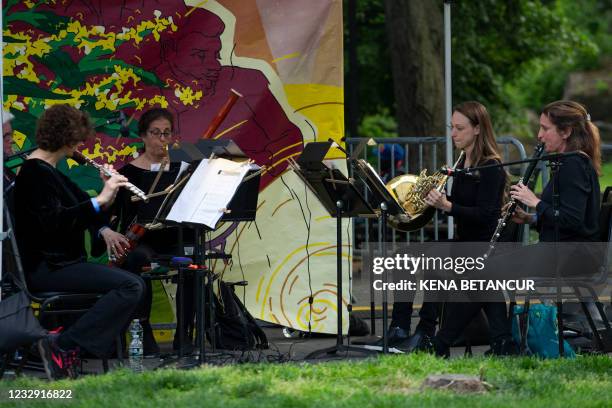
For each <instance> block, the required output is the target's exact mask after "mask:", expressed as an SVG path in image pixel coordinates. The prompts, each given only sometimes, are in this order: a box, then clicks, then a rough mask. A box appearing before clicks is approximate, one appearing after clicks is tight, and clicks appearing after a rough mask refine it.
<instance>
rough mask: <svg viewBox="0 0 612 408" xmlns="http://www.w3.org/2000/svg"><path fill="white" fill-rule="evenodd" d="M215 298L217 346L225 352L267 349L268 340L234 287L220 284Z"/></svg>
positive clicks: (223, 283)
mask: <svg viewBox="0 0 612 408" xmlns="http://www.w3.org/2000/svg"><path fill="white" fill-rule="evenodd" d="M218 297H219V298H220V299H219V298H217V296H215V319H216V327H215V343H216V344H215V345H216V347H217V348H220V349H224V350H253V349H256V348H257V349H267V348H268V338H267V337H266V334H265V333H264V331H263V330H262V329H261V328H260V327H259V326H258V325H257V322H256V321H255V319H254V318H253V316H251V314H250V313H249V311H248V310H247V309H246V307H244V305H243V304H242V302H241V301H240V299H239V298H238V296H237V295H236V293H235V292H234V288H233V285H230V284H227V283H225V282H220V283H219V293H218Z"/></svg>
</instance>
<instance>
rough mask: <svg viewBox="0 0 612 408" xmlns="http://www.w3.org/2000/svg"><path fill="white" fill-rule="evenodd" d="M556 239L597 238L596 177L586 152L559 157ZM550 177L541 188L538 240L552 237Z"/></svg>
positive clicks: (551, 186) (597, 204)
mask: <svg viewBox="0 0 612 408" xmlns="http://www.w3.org/2000/svg"><path fill="white" fill-rule="evenodd" d="M558 177H559V183H558V186H559V199H560V200H559V201H560V206H559V207H560V208H559V217H558V222H559V241H566V242H580V241H598V240H599V207H600V203H599V194H600V192H599V180H598V178H597V172H596V171H595V168H594V167H593V163H592V162H591V160H590V159H589V158H588V157H587V156H586V155H582V154H580V155H572V156H566V157H563V158H562V159H561V166H560V167H559V173H558ZM552 193H553V180H552V179H551V180H550V181H549V182H548V184H546V187H544V190H543V191H542V197H541V200H542V201H540V202H539V203H538V205H537V207H536V213H537V216H538V223H537V228H538V231H539V232H540V241H542V242H551V241H554V240H555V224H554V212H553V195H552Z"/></svg>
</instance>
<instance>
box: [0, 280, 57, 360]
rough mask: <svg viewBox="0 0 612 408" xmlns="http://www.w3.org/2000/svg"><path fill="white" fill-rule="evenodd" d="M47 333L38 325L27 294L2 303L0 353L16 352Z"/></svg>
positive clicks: (0, 312) (20, 294)
mask: <svg viewBox="0 0 612 408" xmlns="http://www.w3.org/2000/svg"><path fill="white" fill-rule="evenodd" d="M46 334H47V331H46V330H45V329H43V328H42V327H41V325H40V324H39V323H38V319H36V317H34V312H33V311H32V308H31V307H30V299H29V298H28V296H27V295H26V294H25V292H23V291H22V292H18V293H16V294H14V295H12V296H10V297H8V298H6V299H4V300H3V301H2V302H0V353H7V352H10V351H14V350H16V349H17V348H19V347H20V346H25V345H28V344H30V343H33V342H35V341H37V340H38V339H40V338H42V337H44V336H45V335H46Z"/></svg>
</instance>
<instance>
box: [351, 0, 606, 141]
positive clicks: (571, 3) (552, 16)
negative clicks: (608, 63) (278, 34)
mask: <svg viewBox="0 0 612 408" xmlns="http://www.w3.org/2000/svg"><path fill="white" fill-rule="evenodd" d="M357 3H358V15H357V19H358V24H359V30H360V31H359V35H360V44H359V48H358V53H359V64H360V67H359V68H360V83H359V87H360V90H359V93H360V103H361V114H362V120H363V122H364V123H363V124H362V127H363V128H369V127H371V123H372V122H373V121H374V122H376V121H375V120H373V119H372V116H374V117H376V116H378V115H380V114H381V112H382V108H383V107H386V108H387V109H388V110H389V112H390V115H391V116H392V115H394V112H395V109H394V95H393V93H392V90H393V87H394V86H401V84H395V85H394V84H393V80H392V77H391V70H390V68H389V65H390V61H389V58H390V56H389V53H388V50H387V47H386V46H385V44H386V43H387V40H386V39H387V32H386V29H385V27H384V7H383V2H382V1H374V0H363V1H362V0H360V1H358V2H357ZM440 3H441V2H440ZM345 8H346V1H345ZM439 23H440V24H441V23H442V22H439ZM611 27H612V0H480V1H457V2H453V3H452V61H453V66H452V70H453V100H454V101H456V102H458V101H463V100H478V101H480V102H482V103H484V104H485V105H486V106H487V107H488V108H489V111H490V112H491V114H492V116H493V119H494V125H495V127H496V130H497V131H498V133H501V132H503V133H512V134H516V135H519V136H523V137H527V136H529V137H532V136H533V129H532V128H531V126H530V123H529V121H528V119H527V116H526V114H525V109H531V110H535V111H537V110H538V109H540V108H541V107H542V106H543V105H544V104H546V103H548V102H550V101H552V100H555V99H559V98H561V97H562V95H563V87H564V85H565V82H566V79H567V76H568V75H569V73H570V72H572V71H575V70H584V69H593V68H597V67H598V65H599V63H600V62H601V61H602V60H603V59H605V58H611V57H612V31H611ZM365 122H367V124H366V123H365Z"/></svg>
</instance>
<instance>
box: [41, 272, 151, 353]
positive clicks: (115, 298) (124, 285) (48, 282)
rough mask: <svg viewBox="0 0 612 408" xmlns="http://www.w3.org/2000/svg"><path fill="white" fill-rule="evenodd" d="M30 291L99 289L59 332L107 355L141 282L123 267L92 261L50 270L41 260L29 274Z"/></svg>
mask: <svg viewBox="0 0 612 408" xmlns="http://www.w3.org/2000/svg"><path fill="white" fill-rule="evenodd" d="M29 286H30V288H31V291H32V292H34V293H36V292H45V291H59V292H70V293H100V294H104V296H103V297H102V298H101V299H100V300H98V301H97V302H96V303H95V304H94V305H93V306H92V307H91V308H90V309H89V310H88V311H87V312H86V313H85V314H84V315H82V316H81V317H80V318H79V319H78V320H77V321H76V322H75V323H74V324H73V325H72V326H70V327H69V328H68V329H67V330H66V331H65V332H63V333H62V335H61V336H65V337H66V338H67V339H68V340H70V341H71V342H73V343H76V344H78V345H79V346H81V347H82V348H84V349H85V350H87V351H89V352H90V353H92V354H94V355H96V356H99V357H102V356H106V355H108V352H109V351H110V349H111V347H112V345H113V341H114V339H115V337H116V336H117V335H118V334H119V333H120V332H121V329H122V328H123V327H124V326H125V325H126V324H127V323H128V322H129V320H130V318H131V316H132V312H133V311H134V310H135V309H136V307H137V305H138V304H139V303H140V300H141V298H142V295H143V292H144V286H145V285H144V282H143V281H142V279H141V278H140V277H138V276H135V275H133V274H131V273H129V272H127V271H124V270H123V269H119V268H113V267H110V266H107V265H100V264H93V263H87V262H83V263H77V264H74V265H70V266H67V267H64V268H61V269H57V270H50V269H49V268H48V266H47V265H46V264H45V263H41V264H40V265H39V266H38V268H37V269H36V271H34V273H33V274H31V275H30V276H29Z"/></svg>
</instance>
